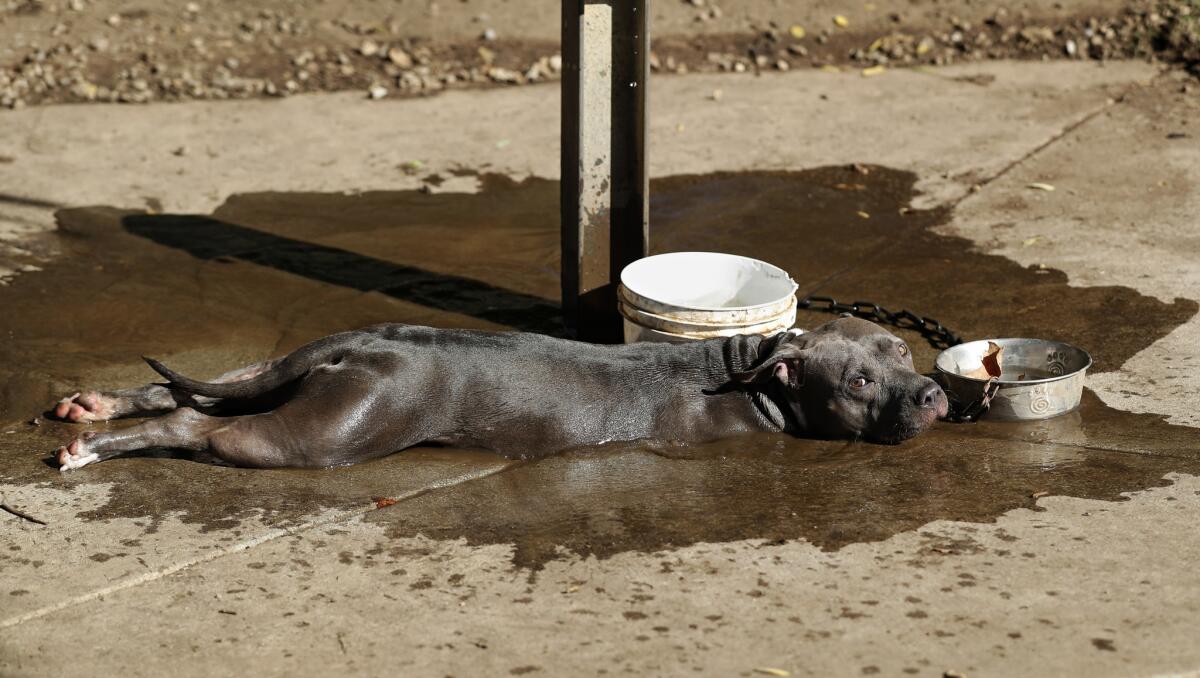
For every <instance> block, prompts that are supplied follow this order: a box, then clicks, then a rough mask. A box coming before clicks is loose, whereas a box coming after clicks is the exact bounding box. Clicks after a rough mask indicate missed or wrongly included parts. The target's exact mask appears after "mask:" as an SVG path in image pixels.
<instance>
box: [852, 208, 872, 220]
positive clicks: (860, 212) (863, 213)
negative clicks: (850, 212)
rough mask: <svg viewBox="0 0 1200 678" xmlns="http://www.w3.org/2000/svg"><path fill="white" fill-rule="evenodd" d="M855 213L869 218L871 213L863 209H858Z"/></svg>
mask: <svg viewBox="0 0 1200 678" xmlns="http://www.w3.org/2000/svg"><path fill="white" fill-rule="evenodd" d="M855 214H857V215H858V216H860V217H862V218H863V219H870V218H871V215H870V214H869V213H867V212H864V211H862V210H859V211H858V212H855Z"/></svg>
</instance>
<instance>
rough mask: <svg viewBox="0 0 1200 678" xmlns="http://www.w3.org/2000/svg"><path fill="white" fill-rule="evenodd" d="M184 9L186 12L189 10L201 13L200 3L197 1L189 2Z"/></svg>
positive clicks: (192, 12)
mask: <svg viewBox="0 0 1200 678" xmlns="http://www.w3.org/2000/svg"><path fill="white" fill-rule="evenodd" d="M183 10H184V11H185V12H187V13H188V14H199V13H200V4H199V3H196V2H189V3H188V4H186V5H184V6H183Z"/></svg>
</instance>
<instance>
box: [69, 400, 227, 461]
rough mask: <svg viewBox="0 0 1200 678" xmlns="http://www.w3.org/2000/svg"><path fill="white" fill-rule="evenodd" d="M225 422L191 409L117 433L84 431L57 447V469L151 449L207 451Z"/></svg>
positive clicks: (178, 411)
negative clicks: (216, 432) (212, 433)
mask: <svg viewBox="0 0 1200 678" xmlns="http://www.w3.org/2000/svg"><path fill="white" fill-rule="evenodd" d="M226 423H228V420H224V419H221V418H220V417H210V416H208V415H204V414H201V413H199V412H197V411H196V410H193V409H192V408H190V407H184V408H180V409H177V410H175V411H174V412H172V413H170V414H168V415H166V416H165V417H159V418H157V419H151V420H149V421H146V422H143V423H141V424H138V425H137V426H130V427H129V428H123V429H120V430H116V431H85V432H83V433H80V434H79V435H77V436H75V439H74V440H72V441H71V442H69V443H67V444H66V445H64V446H62V447H60V448H58V450H57V452H56V456H57V458H58V463H59V470H62V471H69V470H72V469H77V468H80V467H83V466H87V465H88V464H92V463H95V462H98V461H104V460H105V459H111V458H112V457H115V456H117V455H119V454H121V453H123V452H132V451H134V450H144V449H146V448H150V447H169V448H175V449H183V450H195V451H204V450H206V449H208V446H209V443H208V436H209V434H210V433H211V432H212V431H214V430H216V429H219V428H220V427H221V426H224V425H225V424H226Z"/></svg>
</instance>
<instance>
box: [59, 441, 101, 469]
mask: <svg viewBox="0 0 1200 678" xmlns="http://www.w3.org/2000/svg"><path fill="white" fill-rule="evenodd" d="M95 436H96V434H95V433H93V432H91V431H88V432H87V433H84V434H82V435H79V436H77V437H76V438H75V439H74V440H72V441H71V442H69V443H67V444H66V445H64V446H62V447H60V448H58V450H57V453H56V455H55V456H56V457H57V458H58V464H59V467H58V470H59V471H62V472H63V473H66V472H67V471H74V470H75V469H77V468H83V467H84V466H87V465H88V464H91V463H92V462H96V461H100V455H99V454H97V453H95V452H91V451H89V450H88V445H87V441H88V440H91V439H92V438H94V437H95Z"/></svg>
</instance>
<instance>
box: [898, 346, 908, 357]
mask: <svg viewBox="0 0 1200 678" xmlns="http://www.w3.org/2000/svg"><path fill="white" fill-rule="evenodd" d="M900 355H908V344H900Z"/></svg>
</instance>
